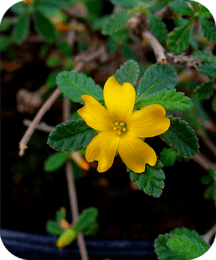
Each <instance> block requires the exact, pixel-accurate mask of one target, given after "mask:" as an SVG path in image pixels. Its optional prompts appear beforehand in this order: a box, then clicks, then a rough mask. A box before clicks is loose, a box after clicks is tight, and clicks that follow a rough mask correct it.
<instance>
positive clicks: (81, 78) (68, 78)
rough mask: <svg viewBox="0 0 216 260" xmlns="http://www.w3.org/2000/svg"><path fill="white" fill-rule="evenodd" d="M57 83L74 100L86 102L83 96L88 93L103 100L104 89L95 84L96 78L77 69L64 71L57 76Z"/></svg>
mask: <svg viewBox="0 0 216 260" xmlns="http://www.w3.org/2000/svg"><path fill="white" fill-rule="evenodd" d="M56 84H57V85H58V86H59V89H60V91H61V92H62V93H63V94H64V95H65V96H66V97H67V98H69V99H71V100H73V101H74V102H79V103H82V104H84V101H83V100H82V99H81V96H82V95H84V94H86V95H90V96H93V97H94V98H95V99H96V100H98V101H99V100H103V91H102V89H101V88H100V87H99V86H98V85H96V84H95V82H94V80H93V79H92V78H90V77H86V75H85V74H83V73H81V74H79V73H77V72H75V71H71V72H69V71H64V72H62V73H60V74H59V75H58V76H57V78H56Z"/></svg>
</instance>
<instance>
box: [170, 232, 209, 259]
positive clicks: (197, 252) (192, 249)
mask: <svg viewBox="0 0 216 260" xmlns="http://www.w3.org/2000/svg"><path fill="white" fill-rule="evenodd" d="M167 245H168V247H169V248H170V249H171V251H172V252H174V254H176V255H178V256H179V257H182V258H184V259H188V260H190V259H194V258H197V257H199V256H201V255H203V254H204V253H205V252H206V250H205V249H204V248H203V246H202V245H201V244H199V243H198V242H197V241H196V240H195V239H194V238H188V237H187V236H186V235H180V236H174V237H172V238H171V239H169V241H168V242H167Z"/></svg>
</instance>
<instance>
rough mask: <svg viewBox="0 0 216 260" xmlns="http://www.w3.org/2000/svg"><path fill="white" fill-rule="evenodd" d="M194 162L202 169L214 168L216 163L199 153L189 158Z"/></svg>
mask: <svg viewBox="0 0 216 260" xmlns="http://www.w3.org/2000/svg"><path fill="white" fill-rule="evenodd" d="M191 159H192V160H193V161H194V162H196V163H197V164H199V165H200V166H201V167H202V168H203V169H204V170H206V171H207V170H210V169H213V170H214V169H216V164H215V163H213V162H212V161H210V160H209V159H208V158H206V157H205V156H204V155H202V154H201V153H199V154H197V155H196V156H194V157H193V158H191Z"/></svg>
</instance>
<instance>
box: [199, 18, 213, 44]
mask: <svg viewBox="0 0 216 260" xmlns="http://www.w3.org/2000/svg"><path fill="white" fill-rule="evenodd" d="M200 23H201V29H202V34H203V35H204V37H205V38H206V39H207V40H208V41H210V42H211V43H216V27H215V24H214V23H212V22H209V21H206V20H204V19H200Z"/></svg>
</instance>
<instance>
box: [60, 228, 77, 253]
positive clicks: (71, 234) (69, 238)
mask: <svg viewBox="0 0 216 260" xmlns="http://www.w3.org/2000/svg"><path fill="white" fill-rule="evenodd" d="M76 236H77V233H76V231H75V230H74V229H73V228H70V229H66V230H65V231H64V233H62V234H61V236H60V237H59V238H58V240H57V241H56V246H57V247H58V248H63V247H66V246H68V245H69V244H71V243H72V242H73V241H74V240H75V239H76Z"/></svg>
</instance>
